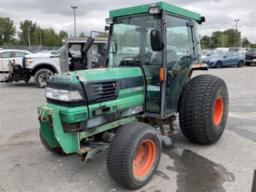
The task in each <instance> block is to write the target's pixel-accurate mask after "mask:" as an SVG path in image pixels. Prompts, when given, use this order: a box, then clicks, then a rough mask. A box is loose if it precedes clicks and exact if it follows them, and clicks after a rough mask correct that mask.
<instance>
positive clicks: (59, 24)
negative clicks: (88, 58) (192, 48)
mask: <svg viewBox="0 0 256 192" xmlns="http://www.w3.org/2000/svg"><path fill="white" fill-rule="evenodd" d="M165 1H166V2H168V3H172V4H175V5H178V6H182V7H184V8H187V9H189V10H192V11H195V12H199V13H201V14H202V15H204V16H205V17H206V23H203V25H201V26H200V34H201V35H210V34H211V33H212V32H213V31H217V30H225V29H228V28H235V22H234V19H239V23H238V29H239V30H240V31H242V35H243V36H244V37H247V38H248V39H249V40H250V41H251V42H252V43H256V1H254V0H243V1H241V0H165ZM153 2H156V1H155V0H151V1H148V0H0V16H8V17H11V18H12V19H13V20H14V22H15V24H16V25H17V28H18V25H19V22H20V21H22V20H25V19H30V20H33V21H35V22H36V23H37V24H39V25H40V26H41V27H52V28H54V29H56V30H57V31H60V30H65V31H67V32H68V33H69V34H71V35H73V34H74V32H73V11H72V9H71V8H70V6H72V5H73V6H78V7H79V8H78V9H77V33H78V34H79V33H80V32H82V31H83V32H86V33H88V32H89V31H91V30H98V31H103V30H104V26H105V18H107V17H108V13H109V10H111V9H118V8H123V7H128V6H134V5H140V4H144V3H153Z"/></svg>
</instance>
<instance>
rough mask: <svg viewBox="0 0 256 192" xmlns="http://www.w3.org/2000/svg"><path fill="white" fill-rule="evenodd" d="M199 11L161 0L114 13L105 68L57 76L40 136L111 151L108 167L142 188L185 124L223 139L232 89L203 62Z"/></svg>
mask: <svg viewBox="0 0 256 192" xmlns="http://www.w3.org/2000/svg"><path fill="white" fill-rule="evenodd" d="M204 20H205V19H204V17H202V16H201V15H200V14H197V13H194V12H191V11H189V10H185V9H183V8H180V7H177V6H174V5H171V4H168V3H165V2H158V3H154V4H146V5H141V6H136V7H129V8H124V9H118V10H113V11H110V18H108V19H107V20H106V22H107V24H108V26H107V27H106V29H107V30H109V42H108V53H107V59H106V66H107V67H106V68H100V69H89V70H81V71H76V72H70V73H68V74H61V75H56V76H53V77H52V78H51V79H50V80H49V82H48V86H47V88H46V98H47V104H46V105H43V106H41V107H39V108H38V114H39V121H40V138H41V141H42V143H43V145H44V146H45V147H46V148H47V149H48V150H50V151H51V152H53V153H57V154H64V155H69V154H79V155H80V157H81V159H82V160H86V161H88V160H90V159H92V158H93V157H94V156H95V154H97V153H99V152H101V151H103V150H105V149H108V150H107V151H108V152H107V169H108V172H109V175H110V176H111V178H113V180H115V181H116V182H117V183H118V184H120V185H122V186H123V187H126V188H129V189H137V188H140V187H142V186H144V185H145V184H146V183H147V182H148V181H149V180H150V179H151V177H152V176H153V174H154V172H155V170H156V169H157V166H158V164H159V161H160V157H161V152H162V144H168V143H169V144H170V140H169V141H168V139H167V138H170V136H171V135H172V133H173V121H174V120H175V117H176V115H177V114H179V122H180V128H181V131H182V133H183V134H184V136H185V137H186V138H187V139H188V140H190V141H191V142H193V143H197V144H201V145H209V144H213V143H215V142H217V141H218V140H219V138H220V137H221V135H222V133H223V131H224V129H225V125H226V121H227V117H228V91H227V86H226V84H225V82H224V81H223V80H222V79H220V78H218V77H215V76H211V75H199V76H196V77H194V78H191V76H192V72H193V71H194V70H207V66H205V65H203V64H199V63H200V43H199V35H198V24H201V23H202V22H204Z"/></svg>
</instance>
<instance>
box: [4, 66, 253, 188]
mask: <svg viewBox="0 0 256 192" xmlns="http://www.w3.org/2000/svg"><path fill="white" fill-rule="evenodd" d="M199 73H210V74H213V75H217V76H219V77H221V78H223V79H224V80H225V81H226V83H227V86H228V89H229V95H230V105H229V108H230V112H229V119H228V123H227V126H226V130H225V132H224V134H223V136H222V138H221V139H220V140H219V142H218V143H216V144H214V145H211V146H199V145H194V144H191V143H189V142H188V141H187V140H186V139H185V138H184V137H183V136H182V134H181V133H180V130H179V125H178V122H176V134H175V135H174V136H173V146H172V147H169V148H164V150H163V153H162V157H161V162H160V165H159V167H158V170H157V171H156V173H155V175H154V176H153V178H152V180H151V181H150V182H149V183H148V184H147V185H146V186H145V187H143V188H142V189H139V190H137V191H139V192H175V191H178V192H206V191H208V192H215V191H218V192H222V191H228V192H250V191H251V188H252V182H253V174H254V170H255V169H256V153H255V151H256V83H255V82H256V75H255V74H256V67H243V68H225V69H211V70H209V71H208V72H196V73H195V75H198V74H199ZM2 77H3V74H0V79H1V78H2ZM44 102H45V97H44V90H43V89H38V88H36V87H35V86H34V85H33V83H29V84H24V83H12V84H0V191H1V192H5V191H6V192H9V191H14V192H16V191H21V192H23V191H24V192H29V191H31V192H34V191H35V192H48V191H49V192H55V191H63V192H66V191H67V192H70V191H74V192H76V191H77V192H80V191H81V192H111V191H112V192H113V191H126V190H124V189H123V188H120V187H119V186H118V185H117V184H115V183H114V182H113V181H112V180H111V178H110V177H109V175H108V173H107V170H106V165H105V163H106V152H103V153H101V154H99V156H98V157H97V158H96V159H95V160H94V161H92V162H90V163H84V162H81V161H80V158H79V157H78V156H77V155H73V156H65V157H59V156H57V155H54V154H52V153H50V152H48V151H47V150H46V149H45V148H44V147H43V146H42V145H41V143H40V140H39V136H38V133H39V131H38V127H39V124H38V120H37V106H38V105H41V104H43V103H44Z"/></svg>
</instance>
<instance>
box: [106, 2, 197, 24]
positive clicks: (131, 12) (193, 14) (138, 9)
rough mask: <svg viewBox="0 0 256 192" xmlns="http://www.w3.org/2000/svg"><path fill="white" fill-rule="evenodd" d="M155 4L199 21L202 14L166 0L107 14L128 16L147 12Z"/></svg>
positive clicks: (169, 11) (165, 9) (170, 11)
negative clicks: (165, 0)
mask: <svg viewBox="0 0 256 192" xmlns="http://www.w3.org/2000/svg"><path fill="white" fill-rule="evenodd" d="M156 6H158V7H159V8H160V9H162V10H164V11H166V12H168V13H171V14H176V15H179V16H183V17H188V18H191V19H194V20H197V21H200V20H201V17H202V15H200V14H199V13H196V12H193V11H189V10H187V9H184V8H181V7H178V6H175V5H172V4H169V3H166V2H157V3H151V4H145V5H140V6H134V7H128V8H123V9H117V10H112V11H110V12H109V15H110V17H112V18H113V17H122V16H129V15H135V14H143V13H148V11H149V8H150V7H156Z"/></svg>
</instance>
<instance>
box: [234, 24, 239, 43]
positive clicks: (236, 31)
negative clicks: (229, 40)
mask: <svg viewBox="0 0 256 192" xmlns="http://www.w3.org/2000/svg"><path fill="white" fill-rule="evenodd" d="M234 21H235V38H234V47H235V46H236V40H237V39H236V38H237V37H238V22H239V21H240V19H235V20H234Z"/></svg>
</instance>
